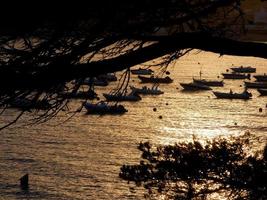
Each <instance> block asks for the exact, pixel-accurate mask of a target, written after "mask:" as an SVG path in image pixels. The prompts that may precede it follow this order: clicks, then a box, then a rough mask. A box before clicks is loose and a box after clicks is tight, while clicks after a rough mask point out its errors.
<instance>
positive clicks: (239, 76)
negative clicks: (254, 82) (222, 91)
mask: <svg viewBox="0 0 267 200" xmlns="http://www.w3.org/2000/svg"><path fill="white" fill-rule="evenodd" d="M222 75H223V78H224V79H250V74H240V73H222Z"/></svg>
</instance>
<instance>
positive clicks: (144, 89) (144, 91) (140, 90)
mask: <svg viewBox="0 0 267 200" xmlns="http://www.w3.org/2000/svg"><path fill="white" fill-rule="evenodd" d="M130 88H131V90H132V91H133V92H134V93H137V94H144V95H160V94H163V93H164V92H163V91H161V90H160V89H158V87H157V86H155V87H154V86H152V88H149V87H147V86H143V87H142V88H137V87H134V86H130Z"/></svg>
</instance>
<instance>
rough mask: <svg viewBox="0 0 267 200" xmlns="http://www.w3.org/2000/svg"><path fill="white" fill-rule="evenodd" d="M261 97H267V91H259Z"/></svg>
mask: <svg viewBox="0 0 267 200" xmlns="http://www.w3.org/2000/svg"><path fill="white" fill-rule="evenodd" d="M257 91H258V92H259V93H260V95H261V96H267V89H257Z"/></svg>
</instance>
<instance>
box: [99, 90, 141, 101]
mask: <svg viewBox="0 0 267 200" xmlns="http://www.w3.org/2000/svg"><path fill="white" fill-rule="evenodd" d="M103 96H104V97H105V98H106V100H107V101H140V100H141V99H142V98H141V97H140V96H139V95H138V94H137V93H135V92H131V93H130V94H122V93H114V94H107V93H103Z"/></svg>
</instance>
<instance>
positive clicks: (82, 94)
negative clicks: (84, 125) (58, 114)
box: [61, 89, 97, 100]
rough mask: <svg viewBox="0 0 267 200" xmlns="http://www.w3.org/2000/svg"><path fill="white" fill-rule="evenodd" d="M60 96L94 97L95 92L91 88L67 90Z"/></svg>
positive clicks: (74, 97)
mask: <svg viewBox="0 0 267 200" xmlns="http://www.w3.org/2000/svg"><path fill="white" fill-rule="evenodd" d="M61 96H63V97H65V98H69V99H90V100H92V99H96V98H97V94H96V93H95V92H94V91H93V90H90V89H89V90H88V91H77V92H76V93H73V92H68V93H63V94H61Z"/></svg>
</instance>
